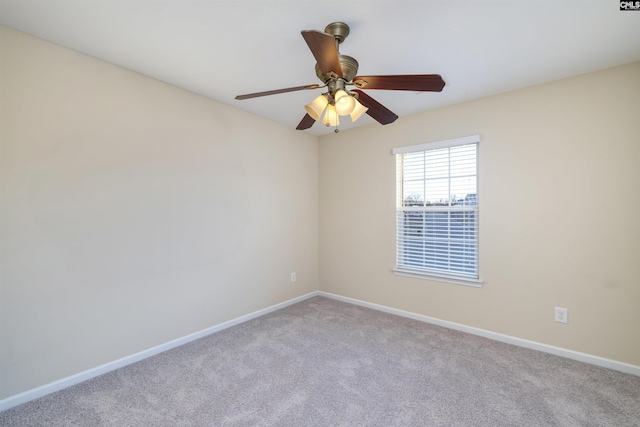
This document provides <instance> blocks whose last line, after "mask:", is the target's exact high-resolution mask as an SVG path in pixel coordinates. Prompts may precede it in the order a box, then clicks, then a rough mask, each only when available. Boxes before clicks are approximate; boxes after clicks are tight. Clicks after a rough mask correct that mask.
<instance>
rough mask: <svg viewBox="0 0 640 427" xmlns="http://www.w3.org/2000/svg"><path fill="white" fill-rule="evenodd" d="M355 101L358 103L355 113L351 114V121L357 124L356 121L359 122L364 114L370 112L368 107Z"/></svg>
mask: <svg viewBox="0 0 640 427" xmlns="http://www.w3.org/2000/svg"><path fill="white" fill-rule="evenodd" d="M354 101H356V106H355V108H354V109H353V111H352V112H351V121H352V122H355V121H356V120H358V119H359V118H360V117H362V115H363V114H364V113H366V112H367V111H368V110H369V109H368V108H367V107H365V106H364V105H362V104H360V103H359V102H358V100H357V99H354Z"/></svg>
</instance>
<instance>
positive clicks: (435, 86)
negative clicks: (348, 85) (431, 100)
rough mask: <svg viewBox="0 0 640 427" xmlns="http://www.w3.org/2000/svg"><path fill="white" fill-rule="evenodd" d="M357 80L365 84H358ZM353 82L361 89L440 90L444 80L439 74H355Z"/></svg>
mask: <svg viewBox="0 0 640 427" xmlns="http://www.w3.org/2000/svg"><path fill="white" fill-rule="evenodd" d="M358 80H363V81H364V82H366V84H364V85H362V86H360V85H359V84H358V83H359V82H358ZM353 81H354V83H356V84H358V87H360V88H362V89H386V90H413V91H416V92H440V91H442V88H443V87H444V80H442V76H440V75H439V74H405V75H397V76H356V77H354V78H353Z"/></svg>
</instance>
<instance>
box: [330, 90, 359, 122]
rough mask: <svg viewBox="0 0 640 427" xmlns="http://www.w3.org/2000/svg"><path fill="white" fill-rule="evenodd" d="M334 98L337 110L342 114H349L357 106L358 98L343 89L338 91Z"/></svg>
mask: <svg viewBox="0 0 640 427" xmlns="http://www.w3.org/2000/svg"><path fill="white" fill-rule="evenodd" d="M334 98H335V100H336V111H337V112H338V114H339V115H341V116H348V115H349V114H351V112H352V111H353V109H354V108H355V106H356V99H355V98H354V97H352V96H351V95H349V94H348V93H347V92H346V91H344V90H342V89H341V90H339V91H337V92H336V94H335V95H334Z"/></svg>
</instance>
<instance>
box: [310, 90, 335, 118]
mask: <svg viewBox="0 0 640 427" xmlns="http://www.w3.org/2000/svg"><path fill="white" fill-rule="evenodd" d="M328 103H329V100H328V99H327V97H326V96H324V94H323V95H320V96H318V97H317V98H316V99H314V100H313V101H311V103H310V104H307V105H305V106H304V109H305V111H306V112H307V114H308V115H310V116H311V118H312V119H313V120H320V116H322V113H323V112H324V109H325V108H326V107H327V104H328Z"/></svg>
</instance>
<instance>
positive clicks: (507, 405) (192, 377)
mask: <svg viewBox="0 0 640 427" xmlns="http://www.w3.org/2000/svg"><path fill="white" fill-rule="evenodd" d="M0 425H1V426H69V425H78V426H385V427H386V426H640V377H636V376H633V375H629V374H624V373H621V372H617V371H613V370H609V369H605V368H601V367H597V366H592V365H588V364H584V363H581V362H576V361H573V360H569V359H565V358H561V357H557V356H553V355H549V354H546V353H541V352H537V351H534V350H529V349H524V348H521V347H515V346H511V345H508V344H504V343H499V342H496V341H492V340H489V339H485V338H481V337H477V336H474V335H469V334H465V333H462V332H457V331H453V330H449V329H446V328H442V327H438V326H434V325H429V324H425V323H422V322H418V321H414V320H410V319H406V318H403V317H398V316H394V315H390V314H386V313H381V312H378V311H374V310H371V309H367V308H363V307H360V306H355V305H351V304H346V303H343V302H339V301H335V300H332V299H328V298H323V297H314V298H311V299H309V300H305V301H303V302H300V303H297V304H295V305H292V306H289V307H287V308H284V309H281V310H279V311H276V312H273V313H270V314H268V315H265V316H262V317H260V318H257V319H254V320H251V321H248V322H245V323H243V324H241V325H238V326H235V327H232V328H229V329H226V330H223V331H221V332H218V333H216V334H213V335H210V336H208V337H205V338H203V339H200V340H198V341H194V342H192V343H189V344H186V345H184V346H181V347H178V348H175V349H173V350H170V351H167V352H165V353H162V354H159V355H157V356H154V357H151V358H149V359H146V360H143V361H141V362H138V363H135V364H132V365H129V366H127V367H124V368H121V369H118V370H116V371H113V372H110V373H108V374H105V375H103V376H100V377H98V378H94V379H92V380H89V381H86V382H84V383H81V384H78V385H76V386H73V387H70V388H68V389H65V390H62V391H59V392H57V393H54V394H51V395H48V396H45V397H42V398H40V399H37V400H35V401H32V402H29V403H26V404H24V405H20V406H18V407H15V408H12V409H9V410H7V411H5V412H3V413H0Z"/></svg>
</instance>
